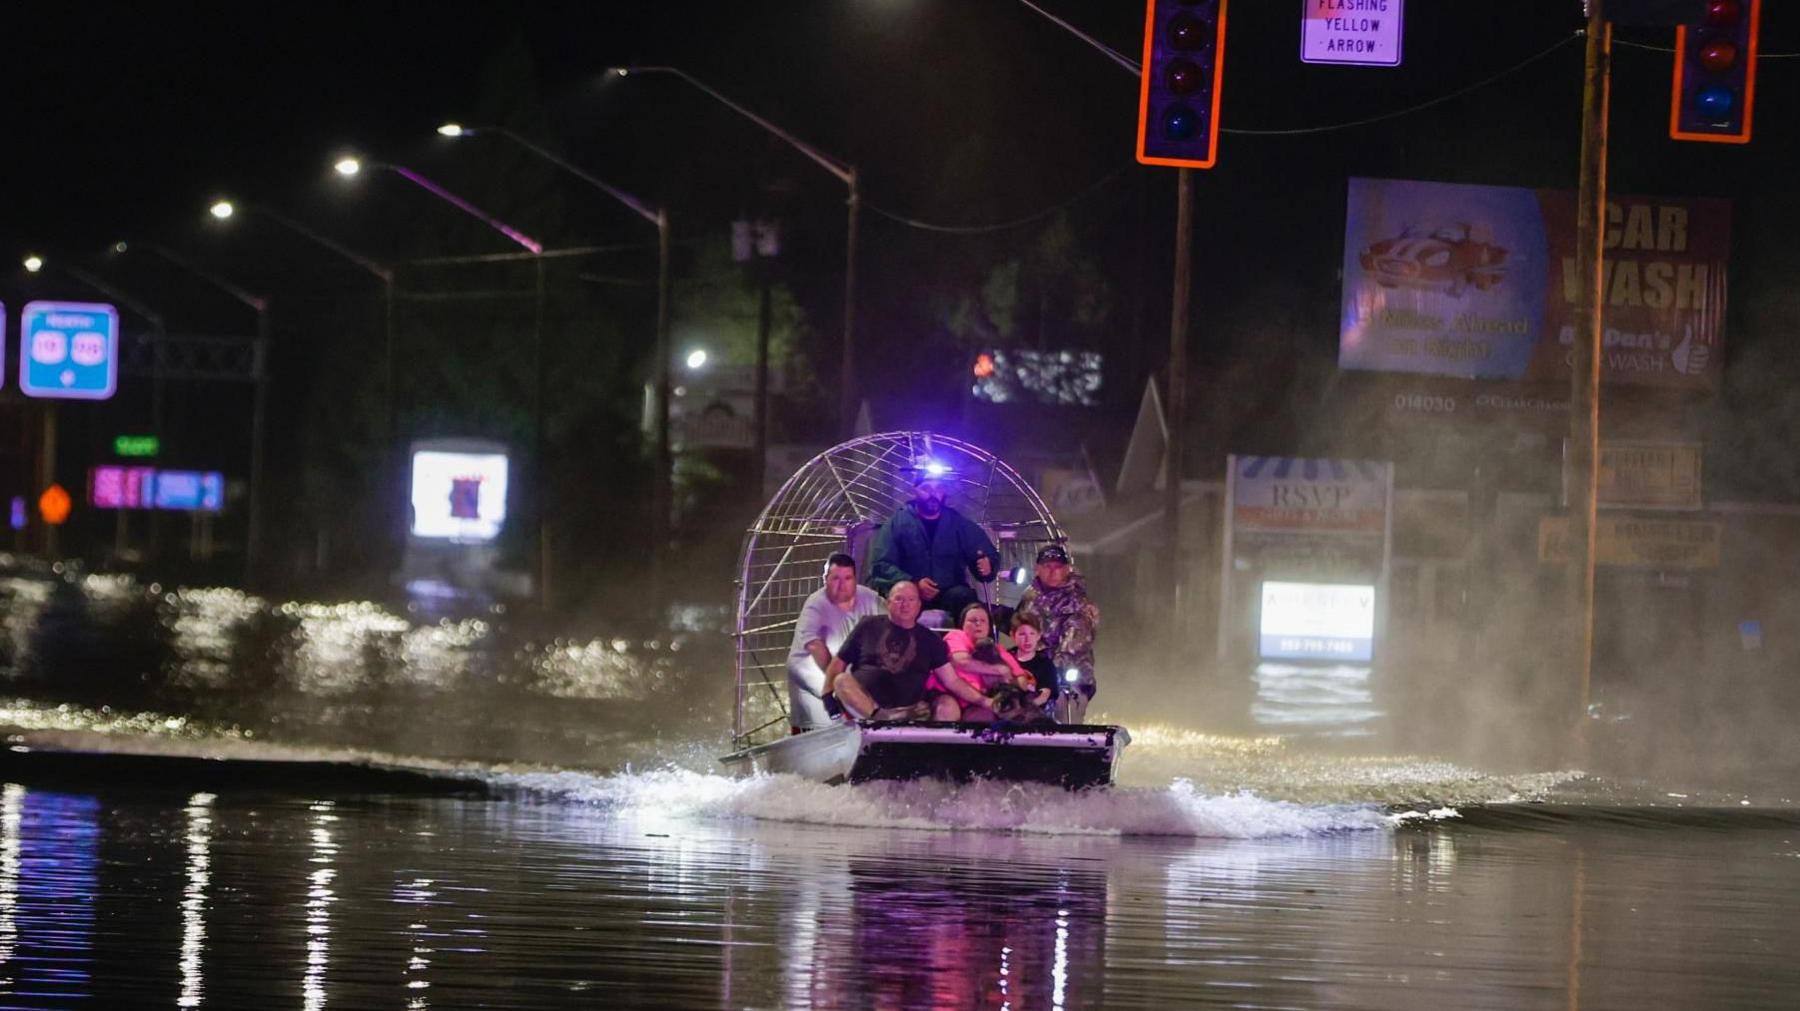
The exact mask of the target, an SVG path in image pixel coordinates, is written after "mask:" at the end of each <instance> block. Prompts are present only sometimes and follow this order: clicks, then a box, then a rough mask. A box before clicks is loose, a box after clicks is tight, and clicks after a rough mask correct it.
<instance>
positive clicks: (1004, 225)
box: [863, 2, 1581, 235]
mask: <svg viewBox="0 0 1800 1011" xmlns="http://www.w3.org/2000/svg"><path fill="white" fill-rule="evenodd" d="M1026 6H1029V7H1032V9H1033V10H1038V11H1039V13H1043V11H1042V10H1041V9H1039V8H1037V7H1036V6H1035V5H1032V4H1030V3H1029V2H1027V3H1026ZM1045 16H1049V15H1045ZM1053 20H1054V19H1053ZM1579 38H1581V33H1580V32H1574V33H1571V34H1570V35H1568V36H1567V37H1565V38H1562V39H1558V40H1557V41H1556V42H1553V43H1551V44H1550V45H1548V46H1546V47H1544V48H1543V49H1541V50H1539V51H1537V52H1536V53H1533V54H1532V55H1530V56H1527V57H1526V58H1524V59H1523V60H1520V61H1519V62H1517V63H1515V64H1513V65H1512V66H1510V67H1507V68H1506V69H1504V70H1501V71H1498V72H1496V73H1493V74H1490V75H1488V76H1487V77H1484V78H1482V79H1481V80H1479V81H1476V82H1474V83H1472V84H1467V85H1464V86H1463V87H1461V88H1458V89H1456V90H1455V91H1452V92H1449V93H1447V94H1443V95H1439V96H1437V97H1435V98H1431V99H1427V100H1426V101H1423V102H1419V103H1418V104H1416V105H1409V106H1407V107H1406V108H1404V109H1395V110H1393V111H1391V112H1384V113H1380V114H1378V115H1374V116H1366V117H1363V118H1361V119H1353V120H1349V121H1346V122H1342V123H1329V124H1324V125H1321V126H1301V127H1291V128H1286V129H1257V128H1253V127H1238V128H1231V127H1223V126H1222V127H1220V128H1219V130H1220V132H1221V133H1230V134H1237V135H1240V136H1252V137H1294V136H1300V135H1304V134H1312V133H1331V132H1334V131H1337V130H1353V129H1356V128H1358V127H1363V126H1370V125H1372V124H1375V123H1380V122H1384V121H1386V120H1390V119H1398V118H1400V117H1401V116H1410V115H1412V114H1413V113H1415V112H1422V111H1424V110H1426V109H1429V108H1431V107H1433V106H1436V105H1442V104H1443V103H1445V102H1449V101H1452V100H1454V99H1457V98H1461V97H1462V96H1464V95H1466V94H1468V93H1470V92H1472V91H1477V90H1479V89H1481V88H1485V87H1487V86H1489V85H1491V84H1493V83H1494V82H1496V81H1499V80H1501V79H1503V78H1506V77H1509V76H1511V75H1513V74H1516V73H1518V72H1519V71H1521V70H1524V69H1525V68H1526V67H1529V66H1531V65H1532V64H1534V63H1537V62H1538V61H1539V60H1542V59H1544V58H1545V57H1548V56H1549V55H1550V54H1552V53H1554V52H1556V51H1557V50H1558V49H1561V48H1562V47H1564V46H1566V45H1568V44H1569V43H1571V42H1574V41H1576V40H1577V39H1579ZM1130 167H1131V166H1129V165H1127V166H1123V167H1121V168H1119V169H1117V170H1116V171H1114V172H1112V173H1110V174H1108V175H1106V176H1103V177H1102V178H1100V179H1099V180H1098V181H1096V182H1094V183H1093V184H1091V185H1089V186H1088V187H1087V188H1086V189H1084V190H1082V191H1081V192H1080V193H1077V194H1075V195H1074V196H1072V197H1069V198H1068V199H1066V200H1063V201H1061V202H1059V203H1057V204H1055V205H1053V206H1051V207H1048V208H1045V209H1044V210H1041V211H1035V212H1033V213H1031V214H1027V215H1025V216H1023V217H1019V218H1014V219H1013V220H1011V221H1002V222H999V223H996V224H990V225H946V224H941V223H937V222H930V221H922V220H919V219H918V218H913V217H909V216H907V215H904V214H901V213H899V212H897V211H890V210H888V209H886V208H884V207H880V206H878V205H876V204H872V203H869V202H868V201H866V200H865V201H864V202H863V206H864V207H867V208H868V209H869V210H871V211H873V212H875V213H876V214H879V215H881V216H882V217H884V218H888V219H890V220H892V221H895V222H898V223H899V224H902V225H906V226H908V227H910V228H917V229H921V230H923V231H928V232H943V233H948V234H954V235H979V234H982V233H985V232H1002V231H1006V230H1008V229H1012V228H1018V227H1020V226H1022V225H1029V224H1031V223H1032V222H1035V221H1041V220H1043V219H1044V218H1047V217H1049V216H1051V215H1052V214H1055V213H1057V212H1058V211H1061V210H1064V209H1065V208H1067V207H1069V206H1071V205H1073V204H1075V203H1077V202H1079V201H1080V200H1082V199H1083V198H1085V197H1087V196H1088V195H1089V194H1090V193H1092V192H1094V191H1095V190H1097V189H1099V188H1100V187H1102V186H1105V185H1106V184H1107V183H1110V182H1112V181H1113V180H1114V179H1116V178H1118V177H1119V176H1120V175H1122V174H1123V173H1124V172H1125V171H1126V169H1128V168H1130Z"/></svg>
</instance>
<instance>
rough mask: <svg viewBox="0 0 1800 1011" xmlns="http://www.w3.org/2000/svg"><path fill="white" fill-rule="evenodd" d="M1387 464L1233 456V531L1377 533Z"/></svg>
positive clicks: (1383, 518)
mask: <svg viewBox="0 0 1800 1011" xmlns="http://www.w3.org/2000/svg"><path fill="white" fill-rule="evenodd" d="M1389 466H1390V465H1388V464H1385V463H1370V462H1368V461H1366V460H1316V459H1307V458H1302V457H1292V456H1235V455H1234V456H1232V457H1231V459H1230V468H1231V527H1232V532H1233V533H1234V534H1236V535H1238V536H1242V535H1244V534H1256V533H1266V534H1353V535H1365V536H1374V537H1380V536H1381V535H1382V533H1383V532H1384V531H1385V530H1386V529H1387V503H1388V468H1389Z"/></svg>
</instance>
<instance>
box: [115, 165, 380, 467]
mask: <svg viewBox="0 0 1800 1011" xmlns="http://www.w3.org/2000/svg"><path fill="white" fill-rule="evenodd" d="M243 209H244V211H245V212H246V213H248V214H254V215H256V216H258V217H261V218H267V219H268V220H270V221H273V222H275V223H276V224H277V225H280V226H281V227H283V228H285V229H287V230H288V231H290V232H293V233H294V234H296V235H298V236H300V237H301V238H304V239H307V240H309V241H311V242H312V243H314V244H315V245H318V246H323V247H324V248H326V249H328V250H330V251H331V252H333V253H336V254H337V255H338V256H341V257H343V258H344V259H346V260H349V261H350V262H351V263H354V264H356V265H357V266H358V267H361V268H362V269H363V270H365V271H367V272H368V273H370V274H372V275H374V276H375V277H376V278H378V279H379V280H380V281H381V329H382V359H383V370H384V372H385V375H384V376H383V382H384V383H385V384H386V385H385V386H384V388H383V390H382V392H383V394H385V396H386V399H387V417H386V418H385V419H384V422H383V424H384V428H385V429H386V437H387V441H388V442H389V443H390V447H389V448H390V450H391V449H392V446H391V444H392V442H393V441H394V434H395V430H396V425H395V410H394V400H395V398H394V386H393V384H394V271H393V268H391V267H387V266H383V265H382V264H381V263H379V262H378V261H376V260H374V259H371V258H369V257H367V256H364V255H362V254H361V253H358V252H356V251H355V250H353V249H351V248H349V247H347V246H345V245H344V244H342V243H340V242H338V241H337V240H335V239H332V238H329V237H327V236H324V235H321V234H319V233H318V232H316V231H314V230H312V229H311V228H309V227H307V226H306V225H303V224H301V223H300V222H298V221H295V220H294V219H293V218H290V217H288V216H287V215H285V214H283V213H281V212H279V211H277V210H275V209H274V208H272V207H268V206H266V205H263V204H248V205H245V207H244V208H243ZM237 210H238V207H237V204H236V203H235V202H233V201H231V200H229V199H225V198H220V199H218V200H215V201H213V204H212V206H211V207H209V208H207V213H208V214H211V215H212V216H213V217H214V218H215V219H217V220H219V221H229V220H230V219H231V217H232V216H233V215H234V214H236V213H237ZM120 245H121V246H122V245H124V243H120ZM397 472H398V471H397V465H396V473H397Z"/></svg>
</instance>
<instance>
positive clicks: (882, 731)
mask: <svg viewBox="0 0 1800 1011" xmlns="http://www.w3.org/2000/svg"><path fill="white" fill-rule="evenodd" d="M922 459H925V460H931V461H933V463H934V466H941V467H942V468H943V470H944V472H945V473H946V474H947V475H953V478H952V483H953V484H954V498H955V503H956V507H957V509H958V511H959V512H961V513H962V515H964V516H967V517H968V518H969V519H971V520H973V521H974V522H975V523H977V524H979V525H980V526H981V527H982V529H983V530H985V531H986V532H987V533H988V535H989V536H990V538H991V539H992V541H993V543H994V545H995V546H996V547H997V549H998V551H999V554H1000V557H999V559H998V560H997V563H998V571H999V572H1001V573H1003V574H1004V573H1012V572H1029V571H1030V565H1031V562H1032V559H1033V558H1034V557H1035V556H1036V555H1037V552H1038V550H1039V549H1040V548H1042V547H1044V546H1046V545H1049V544H1057V543H1061V542H1062V541H1063V540H1064V539H1065V538H1064V534H1063V531H1062V528H1061V527H1060V526H1059V525H1058V524H1057V522H1056V519H1055V517H1053V516H1052V515H1051V514H1050V510H1049V509H1048V507H1046V506H1045V505H1044V502H1043V500H1042V499H1041V498H1039V496H1038V495H1037V493H1036V491H1034V490H1033V489H1032V487H1031V485H1030V484H1029V483H1028V482H1026V481H1025V480H1024V479H1023V478H1022V477H1021V476H1020V475H1019V474H1018V472H1016V471H1014V470H1013V469H1012V468H1011V467H1009V466H1007V464H1005V463H1004V462H1002V461H1001V460H999V459H998V458H996V457H994V456H993V455H991V454H989V453H987V452H986V451H984V450H982V449H980V448H979V447H976V446H974V445H971V444H969V443H966V442H962V441H960V440H957V439H952V438H948V437H945V436H941V435H935V434H932V433H928V432H888V433H882V434H877V435H868V436H863V437H860V438H856V439H852V440H850V441H848V442H845V443H842V444H840V445H837V446H834V447H832V448H831V449H829V450H827V451H825V452H824V453H821V454H819V455H818V456H816V457H814V458H813V459H812V460H811V461H809V462H808V463H807V464H806V465H805V466H803V467H801V468H800V469H799V470H798V471H797V472H795V474H794V475H793V476H792V477H791V478H789V479H788V480H787V482H786V483H785V484H783V485H782V487H781V489H780V490H779V491H778V492H776V494H775V497H774V498H773V499H771V500H770V501H769V503H768V505H767V506H765V507H764V509H763V511H762V514H761V515H760V516H758V517H757V520H756V522H755V524H753V525H752V526H751V528H750V529H749V531H748V532H747V534H746V536H745V540H744V551H743V555H742V559H741V568H740V576H739V580H738V601H737V622H736V626H735V638H736V643H737V649H736V678H737V691H736V707H735V712H734V714H733V724H732V734H733V746H734V750H733V751H732V753H730V754H728V755H725V756H723V757H722V758H721V759H720V761H721V762H723V763H724V765H725V767H726V768H727V769H728V770H729V771H731V772H732V773H734V774H736V775H756V774H768V773H788V774H793V775H797V776H801V777H804V778H807V779H812V780H816V781H818V782H824V783H840V782H850V783H859V782H866V781H869V780H882V779H918V778H938V779H948V780H956V781H965V780H969V779H975V778H981V779H996V780H1005V781H1019V782H1038V783H1048V784H1055V785H1060V786H1064V787H1067V788H1070V789H1080V788H1085V787H1090V786H1104V785H1110V784H1111V783H1112V782H1113V777H1114V771H1115V769H1116V767H1117V764H1118V760H1119V756H1120V753H1121V752H1122V751H1123V750H1124V747H1125V745H1126V744H1127V743H1129V742H1130V739H1131V736H1130V734H1129V733H1127V732H1126V731H1125V729H1124V728H1123V727H1116V726H1094V725H1087V724H1058V723H1030V724H1022V723H1010V722H1004V721H1002V722H995V723H950V722H939V721H914V722H874V721H868V720H858V721H854V722H839V723H836V724H834V725H832V726H829V727H827V728H825V729H819V730H811V731H808V732H805V733H798V734H791V733H790V729H789V728H790V714H789V712H788V704H787V692H788V688H787V680H788V670H787V663H788V656H789V651H790V647H791V644H792V640H793V634H794V626H795V618H796V616H797V615H798V613H799V611H800V608H801V605H802V603H803V602H804V600H805V598H806V597H807V595H808V594H810V593H811V592H812V591H813V590H814V589H816V588H817V585H818V579H819V572H820V570H821V567H822V566H823V565H824V564H825V561H826V559H828V558H829V557H830V556H831V555H832V554H834V553H839V552H842V553H847V554H849V555H850V556H851V557H852V558H854V559H856V561H857V563H858V571H859V572H866V571H868V564H869V562H870V557H869V556H870V553H871V551H872V542H873V540H874V534H875V531H876V529H877V528H878V527H879V526H880V525H881V523H882V522H883V521H884V520H885V519H887V517H888V516H890V515H892V514H893V512H894V511H895V509H896V508H898V507H899V506H900V504H901V503H903V502H904V501H906V499H907V497H908V494H909V489H910V486H911V483H912V482H911V481H910V480H909V477H908V473H909V471H910V470H911V469H912V468H914V467H915V466H916V465H917V461H919V460H922ZM977 589H978V591H979V592H980V593H981V594H982V596H983V602H984V603H986V604H988V605H989V606H990V607H994V606H1000V607H1010V606H1012V605H1014V604H1016V603H1017V602H1018V600H1019V596H1020V594H1021V593H1022V592H1023V580H1017V579H1007V578H1004V577H1003V578H1000V579H996V580H994V581H993V582H991V583H978V584H977ZM1058 687H1059V688H1062V689H1067V688H1068V687H1069V686H1058Z"/></svg>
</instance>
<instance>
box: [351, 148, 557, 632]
mask: <svg viewBox="0 0 1800 1011" xmlns="http://www.w3.org/2000/svg"><path fill="white" fill-rule="evenodd" d="M364 168H372V169H385V170H387V171H389V172H392V173H394V174H395V175H397V176H399V177H400V178H402V179H405V180H406V181H407V182H409V183H412V184H413V185H414V186H417V187H418V188H420V189H422V190H424V191H425V192H427V193H429V194H431V195H432V196H434V197H437V198H438V199H439V200H442V201H443V202H444V203H447V204H449V205H450V206H452V207H454V208H456V209H457V210H459V211H461V212H463V213H464V214H467V215H468V216H470V217H472V218H474V219H476V220H477V221H480V222H481V223H482V224H485V225H487V226H488V227H489V228H492V229H493V230H494V231H496V232H499V233H500V234H501V235H504V236H506V237H507V238H508V239H510V240H511V241H513V242H515V243H517V244H518V245H519V246H520V247H522V248H524V249H525V250H526V251H528V252H530V253H531V255H532V256H533V257H535V258H536V266H537V293H536V303H535V306H534V312H533V316H532V340H533V343H534V345H535V346H536V348H537V356H538V371H539V378H538V386H539V390H538V397H537V401H538V403H537V405H536V407H535V408H534V410H536V412H537V415H538V416H537V417H536V418H534V420H533V426H534V428H536V429H538V430H539V433H540V434H538V435H537V436H536V437H535V438H536V439H537V441H539V442H540V443H541V441H542V435H541V430H542V427H543V418H542V412H543V406H542V402H543V395H542V384H543V380H542V371H543V354H544V350H543V349H544V260H543V255H544V246H543V244H542V243H540V242H538V241H537V240H536V239H534V238H532V237H531V236H529V235H526V234H525V233H524V232H522V231H520V230H518V229H517V228H514V227H513V226H511V225H509V224H507V223H506V222H505V221H502V220H500V219H499V218H497V217H495V216H494V215H492V214H489V213H488V212H487V211H484V210H482V209H481V208H479V207H477V206H475V205H474V204H472V203H470V202H469V201H467V200H464V199H463V198H462V197H459V196H457V195H456V194H455V193H452V192H450V191H449V190H447V189H445V188H444V187H443V186H441V185H439V184H437V183H435V182H433V181H432V180H430V179H428V178H426V177H425V176H424V175H422V174H420V173H419V172H416V171H414V170H412V169H410V168H407V167H406V166H404V165H396V164H393V163H392V162H382V161H365V160H363V159H361V158H358V157H355V156H353V155H351V156H345V157H342V158H339V159H338V160H337V162H336V163H334V164H333V165H332V169H333V170H334V171H336V172H337V174H338V175H340V176H343V177H344V178H346V179H350V178H353V177H355V176H357V175H359V174H361V172H362V170H363V169H364ZM389 313H390V322H389V327H390V328H389V330H388V336H389V340H388V347H387V352H386V354H385V356H384V357H385V359H386V361H385V362H384V364H383V371H384V372H385V374H386V384H387V390H388V411H389V417H390V422H389V424H390V428H391V427H392V426H393V424H394V422H393V421H392V420H391V419H392V417H393V412H394V402H395V397H394V390H395V372H394V346H393V340H392V337H393V330H392V322H391V314H392V304H391V302H390V306H389ZM539 451H540V452H539V459H538V460H537V461H536V463H537V466H538V469H539V480H538V484H539V492H538V498H539V503H540V504H539V509H538V514H539V518H538V537H537V540H538V564H537V566H536V568H537V570H538V592H539V595H540V599H542V600H545V602H546V603H547V602H548V600H547V597H546V596H545V594H547V580H546V579H545V578H544V577H545V574H546V573H545V568H544V561H545V555H546V552H545V545H544V527H543V522H544V521H543V513H544V510H543V508H542V500H543V498H544V494H543V486H544V485H545V484H546V482H545V481H544V480H543V474H542V471H543V460H542V456H541V446H540V447H539Z"/></svg>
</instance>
